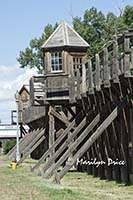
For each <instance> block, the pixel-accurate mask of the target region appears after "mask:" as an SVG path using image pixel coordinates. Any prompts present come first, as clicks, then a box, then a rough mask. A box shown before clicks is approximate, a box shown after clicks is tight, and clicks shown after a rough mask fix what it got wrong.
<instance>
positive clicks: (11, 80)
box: [0, 65, 37, 123]
mask: <svg viewBox="0 0 133 200" xmlns="http://www.w3.org/2000/svg"><path fill="white" fill-rule="evenodd" d="M33 75H37V72H36V70H35V69H20V68H19V66H18V65H14V66H3V65H2V66H0V119H1V120H2V123H10V113H11V110H13V109H15V107H16V105H15V99H14V94H15V93H16V91H17V90H19V89H20V88H21V87H22V86H23V84H29V79H30V78H31V77H32V76H33Z"/></svg>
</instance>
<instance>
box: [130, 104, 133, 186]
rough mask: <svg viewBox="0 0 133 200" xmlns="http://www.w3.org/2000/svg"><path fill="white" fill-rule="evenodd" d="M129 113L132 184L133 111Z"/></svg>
mask: <svg viewBox="0 0 133 200" xmlns="http://www.w3.org/2000/svg"><path fill="white" fill-rule="evenodd" d="M129 112H130V144H129V148H130V149H129V150H130V151H129V156H130V183H131V184H133V109H132V108H130V109H129Z"/></svg>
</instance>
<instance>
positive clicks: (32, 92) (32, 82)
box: [30, 77, 34, 106]
mask: <svg viewBox="0 0 133 200" xmlns="http://www.w3.org/2000/svg"><path fill="white" fill-rule="evenodd" d="M30 104H31V106H33V105H34V77H32V78H31V79H30Z"/></svg>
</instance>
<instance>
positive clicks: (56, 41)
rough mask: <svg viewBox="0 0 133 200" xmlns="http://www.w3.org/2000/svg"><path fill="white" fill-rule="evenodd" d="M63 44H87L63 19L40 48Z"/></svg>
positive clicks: (72, 45)
mask: <svg viewBox="0 0 133 200" xmlns="http://www.w3.org/2000/svg"><path fill="white" fill-rule="evenodd" d="M63 46H69V47H84V48H88V47H89V44H88V43H87V42H86V41H85V40H84V39H83V38H82V37H81V36H80V35H79V34H78V33H77V32H76V31H75V30H74V29H73V28H72V27H70V26H69V24H67V23H66V22H64V21H63V22H62V23H61V24H60V25H59V26H58V27H57V29H56V30H55V31H54V32H53V33H52V34H51V36H50V37H49V38H48V39H47V40H46V41H45V43H44V44H43V45H42V49H47V48H52V47H63Z"/></svg>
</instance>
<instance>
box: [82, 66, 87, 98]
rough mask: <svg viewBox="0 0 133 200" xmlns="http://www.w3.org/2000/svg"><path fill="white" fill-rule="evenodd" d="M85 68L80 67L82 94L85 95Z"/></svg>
mask: <svg viewBox="0 0 133 200" xmlns="http://www.w3.org/2000/svg"><path fill="white" fill-rule="evenodd" d="M86 91H87V88H86V66H85V64H83V65H82V94H86Z"/></svg>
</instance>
